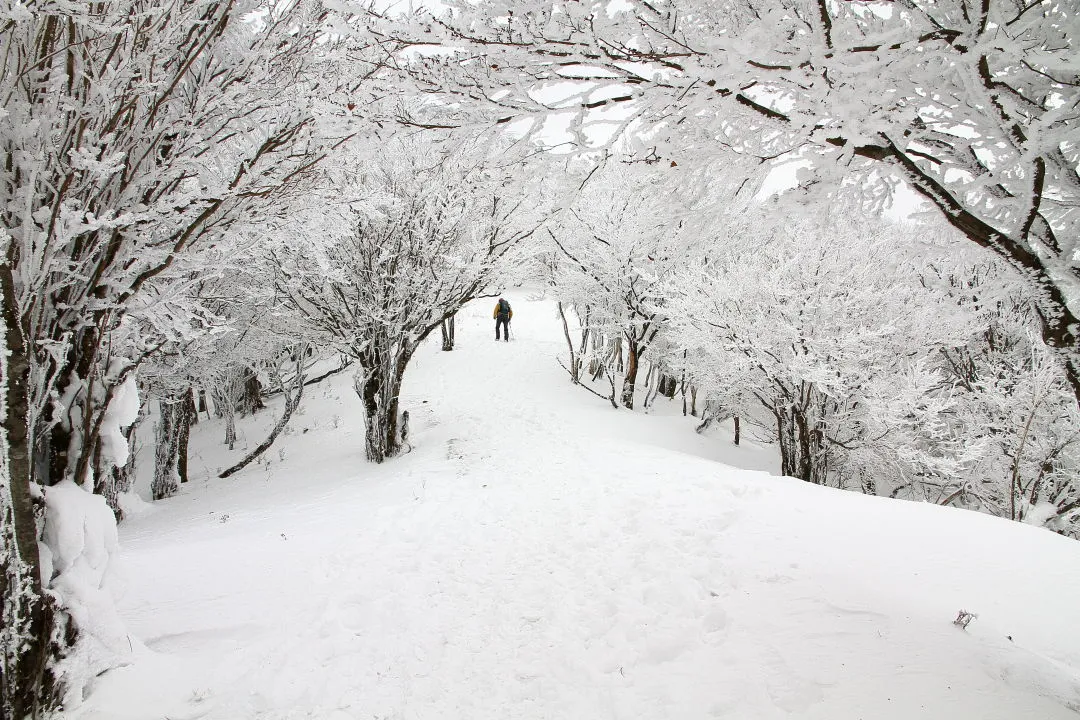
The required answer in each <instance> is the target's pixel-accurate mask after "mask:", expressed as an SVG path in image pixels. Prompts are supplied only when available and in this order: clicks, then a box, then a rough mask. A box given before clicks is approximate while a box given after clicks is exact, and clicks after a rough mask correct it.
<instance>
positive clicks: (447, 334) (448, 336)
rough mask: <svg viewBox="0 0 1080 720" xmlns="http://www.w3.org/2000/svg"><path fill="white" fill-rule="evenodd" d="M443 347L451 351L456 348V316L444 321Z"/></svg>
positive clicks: (442, 326)
mask: <svg viewBox="0 0 1080 720" xmlns="http://www.w3.org/2000/svg"><path fill="white" fill-rule="evenodd" d="M440 327H441V328H442V349H443V350H444V351H445V352H450V351H451V350H453V349H454V316H453V315H451V316H450V317H448V318H446V319H445V320H443V321H442V325H441V326H440Z"/></svg>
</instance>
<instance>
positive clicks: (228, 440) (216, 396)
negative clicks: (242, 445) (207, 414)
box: [210, 382, 236, 450]
mask: <svg viewBox="0 0 1080 720" xmlns="http://www.w3.org/2000/svg"><path fill="white" fill-rule="evenodd" d="M210 396H211V398H213V400H214V412H215V414H216V415H217V416H218V417H220V418H224V420H225V444H226V445H228V446H229V450H232V449H233V447H234V446H235V445H236V408H235V406H234V405H233V401H232V397H230V393H229V391H228V383H227V382H226V384H224V385H220V386H217V387H215V388H214V389H213V390H211V391H210Z"/></svg>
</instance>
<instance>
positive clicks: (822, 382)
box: [671, 208, 966, 487]
mask: <svg viewBox="0 0 1080 720" xmlns="http://www.w3.org/2000/svg"><path fill="white" fill-rule="evenodd" d="M773 212H775V208H759V209H757V210H755V211H752V212H750V213H748V215H747V216H744V217H740V218H735V219H734V221H733V222H732V223H730V224H729V225H728V226H726V227H717V228H716V230H717V231H718V232H720V233H723V234H725V235H726V237H724V239H723V243H722V249H720V250H717V251H714V252H713V254H711V255H710V257H709V258H708V259H707V260H705V259H702V261H701V264H700V265H699V266H697V267H692V268H691V269H689V270H688V271H687V273H686V274H685V275H684V276H682V277H681V278H680V279H679V280H678V281H677V283H676V285H677V287H681V288H682V289H683V292H682V294H680V295H677V296H676V297H675V298H674V299H673V300H672V301H671V304H672V306H673V315H674V317H676V318H677V319H676V321H675V326H676V328H677V329H676V330H675V332H676V333H677V335H678V336H679V340H680V341H681V344H682V345H683V346H684V347H685V348H687V349H688V351H689V352H690V354H691V355H692V356H693V357H695V358H697V359H698V362H702V361H704V362H703V364H702V365H700V366H699V367H698V368H697V371H696V375H697V376H698V377H700V378H702V380H703V384H704V385H705V387H708V388H738V390H737V391H728V392H723V393H722V394H721V395H720V397H718V398H712V400H713V402H714V403H716V404H717V405H723V406H726V407H728V408H729V412H732V414H740V415H745V416H748V417H751V418H755V417H761V412H760V410H761V409H764V410H765V411H766V412H767V413H768V417H769V421H770V423H771V424H772V428H773V436H774V437H775V438H777V440H778V442H779V445H780V450H781V460H782V467H781V470H782V472H783V473H784V474H785V475H790V476H793V477H798V478H801V479H803V480H806V481H809V482H815V483H821V484H825V483H829V484H833V485H836V486H839V487H846V486H854V487H859V486H860V484H861V483H862V482H864V481H869V480H870V479H872V478H875V477H878V476H879V475H888V474H889V472H888V469H889V468H890V467H895V465H896V459H895V457H894V455H895V453H896V452H897V448H902V447H903V446H904V445H905V442H906V441H907V440H908V439H910V435H909V434H908V433H907V431H906V430H904V428H908V427H909V426H912V425H918V424H919V423H929V422H931V421H932V420H933V418H934V414H935V413H940V412H942V411H943V410H944V409H946V408H945V405H944V404H943V402H938V403H934V402H931V401H930V399H931V395H930V391H931V390H932V389H933V388H934V386H935V384H936V383H937V380H938V378H937V377H936V375H935V374H934V373H933V372H932V368H930V367H927V358H928V357H929V356H930V355H931V354H932V353H934V352H936V350H937V349H938V348H940V347H943V346H946V345H949V344H950V343H955V342H956V341H957V340H958V339H959V338H962V337H964V336H965V334H964V329H965V328H966V326H965V325H964V324H963V315H962V311H961V310H960V309H959V308H957V307H956V306H955V304H950V303H948V299H947V298H946V297H944V296H943V295H942V296H939V295H935V294H934V293H932V292H929V291H928V290H927V289H926V288H924V287H923V286H922V285H921V284H920V283H919V276H918V273H917V272H916V268H917V267H918V261H915V260H914V257H915V256H916V255H917V251H916V249H915V248H914V247H912V243H911V242H910V241H908V242H906V243H905V241H904V240H903V239H902V237H901V236H900V234H899V233H897V232H896V231H893V232H891V233H890V232H887V231H885V230H884V229H882V228H875V229H874V231H873V235H871V232H870V231H869V230H868V229H867V228H863V227H859V226H858V225H857V224H852V223H849V222H845V221H844V220H843V219H842V218H839V217H831V218H817V219H791V218H779V217H775V216H770V214H771V213H773ZM717 244H718V245H719V244H720V243H717ZM905 244H906V245H907V251H906V252H905V251H904V250H903V248H904V245H905ZM918 252H924V253H928V252H934V248H933V247H932V246H930V245H929V244H927V246H925V247H922V248H919V250H918ZM937 252H938V253H939V256H940V255H941V254H944V253H942V251H941V250H940V249H939V250H937ZM931 318H932V320H931ZM748 400H749V401H750V403H749V404H742V403H746V402H747V401H748ZM735 403H740V404H741V405H740V406H737V407H732V404H735ZM954 449H956V448H954Z"/></svg>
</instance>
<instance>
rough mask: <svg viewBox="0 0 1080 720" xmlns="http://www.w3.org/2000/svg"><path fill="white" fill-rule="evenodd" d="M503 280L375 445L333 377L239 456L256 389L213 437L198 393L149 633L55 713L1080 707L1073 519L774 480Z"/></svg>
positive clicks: (991, 714) (768, 463) (137, 617)
mask: <svg viewBox="0 0 1080 720" xmlns="http://www.w3.org/2000/svg"><path fill="white" fill-rule="evenodd" d="M508 299H510V300H511V302H512V303H513V305H514V321H513V326H514V327H513V330H514V337H515V338H516V339H515V340H514V341H512V342H510V343H496V342H495V341H494V324H493V321H492V319H491V307H492V304H493V303H494V300H490V301H482V302H478V303H475V304H473V305H472V306H470V307H469V308H467V309H466V311H465V312H463V313H461V314H459V316H458V321H457V338H458V340H457V341H458V347H457V349H455V350H454V351H453V352H449V353H447V352H440V350H439V345H438V342H437V340H436V341H433V342H431V343H429V344H427V345H426V346H425V347H424V348H422V349H421V351H420V352H418V354H417V357H416V359H415V361H414V365H413V366H410V369H409V372H408V373H407V374H406V379H405V383H406V387H405V390H404V392H405V396H404V397H403V409H407V410H409V412H410V415H411V423H410V424H411V426H412V432H411V434H410V442H411V443H412V445H411V447H412V451H411V452H409V453H408V454H406V455H404V456H403V457H400V458H397V459H394V460H393V461H390V462H387V463H385V464H382V465H371V464H368V463H365V462H364V459H363V457H364V450H363V438H364V428H363V419H362V415H361V412H360V407H359V401H358V400H357V398H356V395H355V393H354V392H353V390H352V388H351V386H350V378H349V377H348V374H347V373H343V374H342V375H339V376H336V377H334V378H331V379H330V380H327V381H325V382H323V383H321V384H319V385H317V386H313V387H312V388H311V389H310V391H309V392H308V393H307V394H306V399H305V403H304V405H302V406H301V408H300V410H298V412H297V414H296V416H295V417H294V419H293V421H292V424H291V426H290V430H289V432H288V433H287V434H286V435H284V436H283V437H282V438H281V439H280V440H279V441H278V445H276V446H275V447H274V448H273V449H271V451H270V452H268V453H267V454H266V455H265V456H264V457H263V458H262V459H261V460H260V462H259V463H257V464H253V465H252V466H250V467H249V468H247V469H245V470H244V471H243V472H242V473H240V474H239V475H237V476H236V477H234V478H230V479H229V480H224V481H223V480H219V479H217V477H216V473H217V471H218V470H219V469H220V468H222V467H226V466H228V464H230V463H231V461H233V460H234V459H235V457H238V456H240V455H242V454H243V453H244V452H246V450H245V448H244V445H247V446H253V445H254V444H255V443H258V442H259V441H260V440H261V439H262V437H263V435H264V432H265V431H266V430H267V429H268V428H269V426H270V425H272V423H273V419H274V418H273V411H274V409H275V408H274V407H271V408H269V409H268V410H267V411H264V412H260V413H259V414H258V415H256V417H255V418H253V419H251V420H248V421H245V422H243V423H241V424H240V425H239V426H238V432H239V433H240V435H241V438H240V441H239V444H238V447H237V448H236V449H235V451H234V452H233V453H229V451H228V450H227V449H226V448H225V447H224V446H223V445H222V442H221V441H222V427H221V426H220V424H219V423H217V422H216V421H208V418H205V417H204V418H203V421H201V422H200V423H199V424H198V425H197V426H196V427H195V428H193V433H192V438H191V447H192V457H191V463H190V472H191V474H192V481H191V482H189V483H187V484H186V485H185V486H184V487H183V489H182V491H181V494H180V495H179V496H177V497H175V498H172V499H170V500H167V501H163V502H158V503H155V504H154V511H153V512H148V513H144V514H142V515H140V516H138V517H134V518H132V519H131V520H129V521H126V522H125V523H124V524H123V525H122V527H121V541H122V543H121V544H122V551H121V553H120V557H119V559H120V561H121V563H122V565H123V572H122V575H123V578H124V582H123V583H119V582H117V583H109V584H108V587H110V588H111V589H112V590H113V591H114V592H115V593H116V594H117V601H118V605H119V608H120V614H121V617H122V619H123V621H124V622H126V623H127V625H128V627H129V628H130V629H131V631H132V633H133V635H135V636H137V637H139V638H141V639H142V640H145V642H146V645H147V646H148V648H149V651H147V652H145V653H137V654H136V656H135V658H134V661H133V662H132V664H130V665H129V666H127V667H124V668H120V669H118V670H113V671H110V672H109V673H106V674H105V675H103V676H102V677H101V678H99V680H98V682H97V683H96V684H95V686H94V688H93V692H92V693H91V694H90V696H89V698H88V699H87V701H86V702H85V703H84V704H83V705H82V706H81V707H80V708H78V709H77V710H75V711H72V712H69V713H67V714H66V716H65V717H68V718H71V719H78V720H145V719H146V718H160V717H169V718H205V719H206V720H247V719H250V720H255V719H256V718H257V719H258V720H294V719H298V718H317V719H319V720H324V719H325V720H372V719H373V718H393V719H398V718H401V719H405V718H409V719H413V718H415V719H417V720H420V719H422V718H423V719H426V718H438V719H439V720H449V719H452V718H468V719H469V720H484V719H487V718H490V719H491V720H511V719H513V718H523V719H524V718H528V719H532V718H537V719H539V718H559V719H562V718H574V719H587V718H620V719H628V718H641V719H642V720H645V719H648V720H655V719H656V718H678V719H679V720H690V719H696V718H702V719H704V718H732V719H735V720H754V719H758V718H761V719H774V718H775V719H777V720H779V719H784V718H808V719H813V718H818V719H820V720H848V719H850V720H855V719H856V718H867V719H869V718H873V719H874V720H890V719H895V720H911V719H912V718H919V719H920V720H934V719H941V720H955V719H960V718H964V719H967V718H978V719H979V720H1015V719H1016V718H1040V720H1057V719H1059V718H1060V719H1061V720H1064V719H1065V718H1075V717H1076V712H1077V709H1078V708H1080V623H1076V622H1074V621H1073V618H1074V616H1075V612H1076V608H1077V607H1080V543H1077V542H1075V541H1072V540H1067V539H1065V538H1062V537H1059V536H1056V535H1054V534H1052V533H1050V532H1047V531H1045V530H1040V529H1036V528H1032V527H1030V526H1025V525H1020V524H1017V523H1009V522H1007V521H1004V520H1000V519H997V518H992V517H988V516H984V515H979V514H976V513H972V512H966V511H962V510H957V509H952V508H940V507H936V506H930V505H920V504H915V503H907V502H900V501H894V500H888V499H883V498H875V497H865V496H862V495H858V494H855V493H850V492H840V491H836V490H831V489H827V488H821V487H816V486H811V485H807V484H806V483H801V482H798V481H795V480H791V479H785V478H778V477H775V476H774V475H770V474H769V473H768V472H765V471H775V469H776V467H777V464H778V463H777V458H776V455H775V452H774V450H773V449H772V448H771V447H768V446H763V445H761V444H758V443H756V442H754V441H753V439H752V438H748V437H747V435H748V433H747V431H746V429H745V428H744V436H743V444H742V446H741V447H738V448H736V447H734V446H733V445H732V444H731V442H730V433H728V432H727V431H725V430H723V429H721V431H720V433H719V434H718V435H717V436H713V437H702V436H700V435H697V434H695V433H694V432H693V427H694V425H695V422H696V421H695V420H694V419H693V418H684V417H682V416H681V399H680V398H676V399H675V400H674V401H672V402H669V401H667V400H666V399H663V398H659V399H658V401H657V405H656V406H655V407H654V408H653V411H652V412H651V413H650V414H648V415H646V414H643V413H640V412H634V413H631V412H628V411H625V410H621V409H620V410H614V409H612V408H611V407H610V405H609V404H606V403H604V402H603V401H601V400H599V399H598V398H596V397H594V396H592V395H590V394H588V393H586V392H584V391H583V390H582V389H580V388H575V387H573V386H572V385H571V384H570V382H569V379H568V377H567V376H566V374H565V372H564V371H563V370H562V369H560V368H559V366H558V365H557V363H556V360H555V357H556V356H557V355H558V354H559V353H563V352H565V345H564V344H563V339H562V329H561V326H560V325H559V321H558V318H557V315H556V314H555V311H554V308H553V305H552V303H550V302H547V301H543V300H541V299H537V298H531V297H528V296H527V295H526V294H524V293H519V294H510V295H509V296H508ZM278 403H280V400H279V401H278ZM144 459H145V460H146V462H142V463H140V467H141V468H143V469H146V470H149V469H150V468H149V466H150V465H151V464H152V462H151V461H152V450H148V451H147V457H146V458H144ZM144 482H145V481H144ZM69 555H70V554H69ZM69 555H68V556H69ZM961 609H965V610H967V611H970V612H972V613H975V614H977V616H978V617H977V618H976V619H974V620H973V621H972V622H971V623H970V624H969V626H968V627H967V628H966V629H961V628H960V627H958V626H956V625H954V624H953V620H954V619H955V618H956V617H957V613H958V611H960V610H961Z"/></svg>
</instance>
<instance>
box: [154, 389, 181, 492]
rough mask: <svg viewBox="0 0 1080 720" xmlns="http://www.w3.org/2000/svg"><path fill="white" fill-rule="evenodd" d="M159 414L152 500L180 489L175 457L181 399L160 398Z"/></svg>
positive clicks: (178, 437)
mask: <svg viewBox="0 0 1080 720" xmlns="http://www.w3.org/2000/svg"><path fill="white" fill-rule="evenodd" d="M158 407H159V408H160V413H161V416H160V418H159V420H158V425H157V446H156V447H155V450H154V480H153V483H152V485H151V486H150V491H151V495H152V496H153V498H154V500H161V499H163V498H167V497H170V496H172V495H175V494H176V491H177V490H179V489H180V484H179V482H177V481H178V479H179V478H178V477H177V468H176V458H177V451H178V450H179V439H180V435H179V430H180V422H181V415H182V414H183V413H184V407H185V406H184V402H183V400H178V399H173V398H162V399H161V401H160V403H159V404H158Z"/></svg>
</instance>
